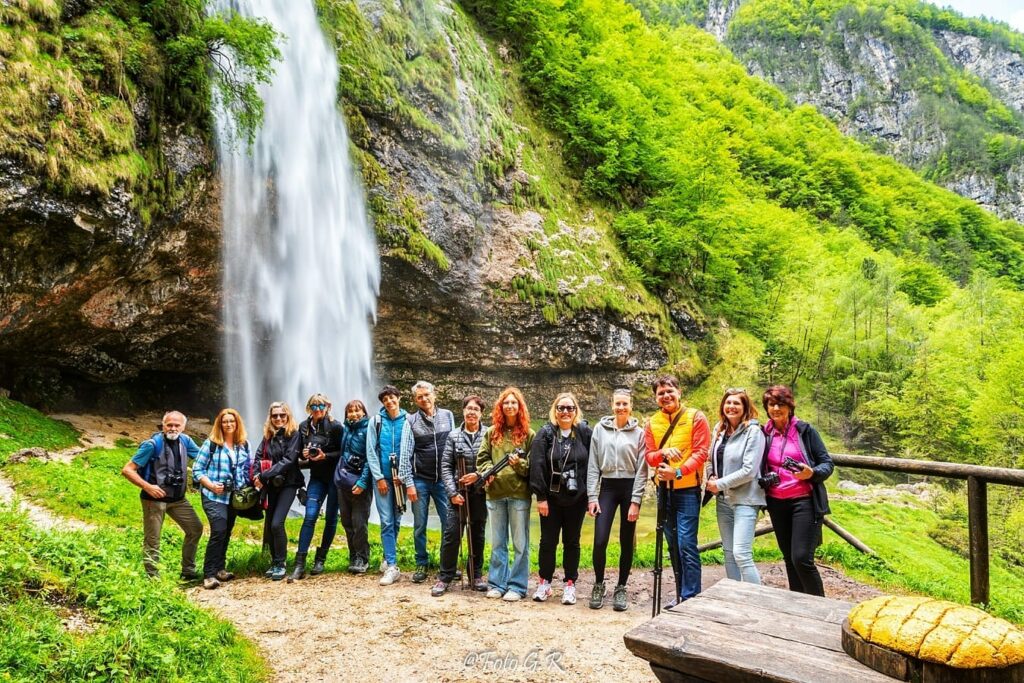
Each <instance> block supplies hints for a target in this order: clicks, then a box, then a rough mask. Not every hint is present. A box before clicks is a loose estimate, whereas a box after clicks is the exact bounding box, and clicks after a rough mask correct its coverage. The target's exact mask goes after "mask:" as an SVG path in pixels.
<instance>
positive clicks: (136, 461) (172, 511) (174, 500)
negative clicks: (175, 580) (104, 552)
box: [121, 410, 203, 581]
mask: <svg viewBox="0 0 1024 683" xmlns="http://www.w3.org/2000/svg"><path fill="white" fill-rule="evenodd" d="M186 422H187V419H186V418H185V416H184V415H182V414H181V413H179V412H178V411H176V410H172V411H170V412H168V413H166V414H165V415H164V417H163V420H161V431H159V432H157V433H156V434H154V435H153V436H152V437H150V438H149V439H146V440H145V441H143V442H142V443H141V444H139V449H138V450H137V451H135V455H133V456H132V459H131V460H129V461H128V462H127V463H126V464H125V466H124V467H123V468H121V474H123V475H124V477H125V478H126V479H127V480H128V481H130V482H131V483H133V484H135V485H136V486H138V487H139V488H140V489H141V492H140V494H139V497H140V498H141V499H142V528H143V541H142V561H143V564H144V565H145V567H146V573H147V574H148V575H150V576H153V577H156V576H159V575H160V532H161V530H162V529H163V525H164V516H165V515H166V516H168V517H170V518H171V519H173V520H174V521H175V522H176V523H177V525H178V526H180V527H181V530H182V531H184V532H185V542H184V544H182V546H181V580H182V581H195V580H197V579H198V578H199V574H198V573H196V549H197V548H198V547H199V539H200V538H202V536H203V523H202V522H201V521H199V516H198V515H196V511H195V509H194V508H193V507H192V504H191V503H189V502H188V500H187V499H186V498H185V481H186V478H187V476H188V474H187V470H188V461H189V459H195V457H196V455H197V454H198V453H199V447H198V446H196V443H195V442H194V441H193V440H192V439H190V438H189V437H188V435H187V434H185V433H184V430H185V424H186Z"/></svg>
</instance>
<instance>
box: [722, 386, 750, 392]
mask: <svg viewBox="0 0 1024 683" xmlns="http://www.w3.org/2000/svg"><path fill="white" fill-rule="evenodd" d="M725 393H726V394H745V393H747V390H746V389H744V388H743V387H729V388H728V389H726V390H725Z"/></svg>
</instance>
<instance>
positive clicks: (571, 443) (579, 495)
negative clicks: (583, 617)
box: [530, 392, 591, 605]
mask: <svg viewBox="0 0 1024 683" xmlns="http://www.w3.org/2000/svg"><path fill="white" fill-rule="evenodd" d="M582 420H583V416H582V415H581V414H580V406H579V402H578V401H577V400H576V396H574V395H573V394H571V393H569V392H564V393H561V394H559V395H558V396H556V397H555V400H554V402H552V404H551V410H550V411H549V412H548V423H547V424H546V425H544V426H543V427H541V428H540V431H538V432H537V437H536V438H535V439H534V440H533V446H532V447H531V448H530V489H531V490H532V491H533V494H534V495H535V496H537V513H538V514H539V515H540V552H539V554H538V564H539V565H540V566H539V569H540V584H539V585H538V586H537V592H536V593H534V595H533V599H534V600H536V601H537V602H543V601H545V600H547V599H548V598H549V597H551V593H552V589H551V579H552V578H553V577H554V575H555V550H556V549H557V548H558V537H559V536H561V537H562V565H563V568H564V569H565V587H564V588H563V589H562V604H563V605H575V604H576V581H577V579H579V568H580V532H581V531H582V530H583V519H584V518H585V517H586V516H587V481H586V476H587V465H588V462H589V460H590V434H591V433H590V428H589V427H588V426H587V425H586V424H585V423H584V422H583V421H582Z"/></svg>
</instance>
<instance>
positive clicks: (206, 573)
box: [203, 496, 238, 579]
mask: <svg viewBox="0 0 1024 683" xmlns="http://www.w3.org/2000/svg"><path fill="white" fill-rule="evenodd" d="M203 512H205V513H206V519H207V521H208V522H209V523H210V540H208V541H207V542H206V557H205V558H204V559H203V578H204V579H208V578H210V577H211V576H215V575H216V574H217V572H219V571H220V570H221V569H224V566H225V564H227V555H228V541H230V540H231V530H232V529H234V528H235V518H236V517H237V516H238V515H237V514H236V513H235V511H234V509H233V508H232V507H231V506H230V505H228V504H227V503H218V502H217V501H215V500H210V499H209V498H207V497H206V496H203Z"/></svg>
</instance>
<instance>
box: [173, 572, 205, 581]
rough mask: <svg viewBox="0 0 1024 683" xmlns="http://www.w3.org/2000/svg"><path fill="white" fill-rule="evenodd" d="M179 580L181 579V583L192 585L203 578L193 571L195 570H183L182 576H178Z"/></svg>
mask: <svg viewBox="0 0 1024 683" xmlns="http://www.w3.org/2000/svg"><path fill="white" fill-rule="evenodd" d="M178 578H179V579H180V580H181V581H185V582H186V583H191V582H192V581H198V580H199V579H201V578H202V577H201V576H199V574H197V573H196V570H194V569H193V570H191V571H185V570H182V572H181V574H180V575H179V576H178Z"/></svg>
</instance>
